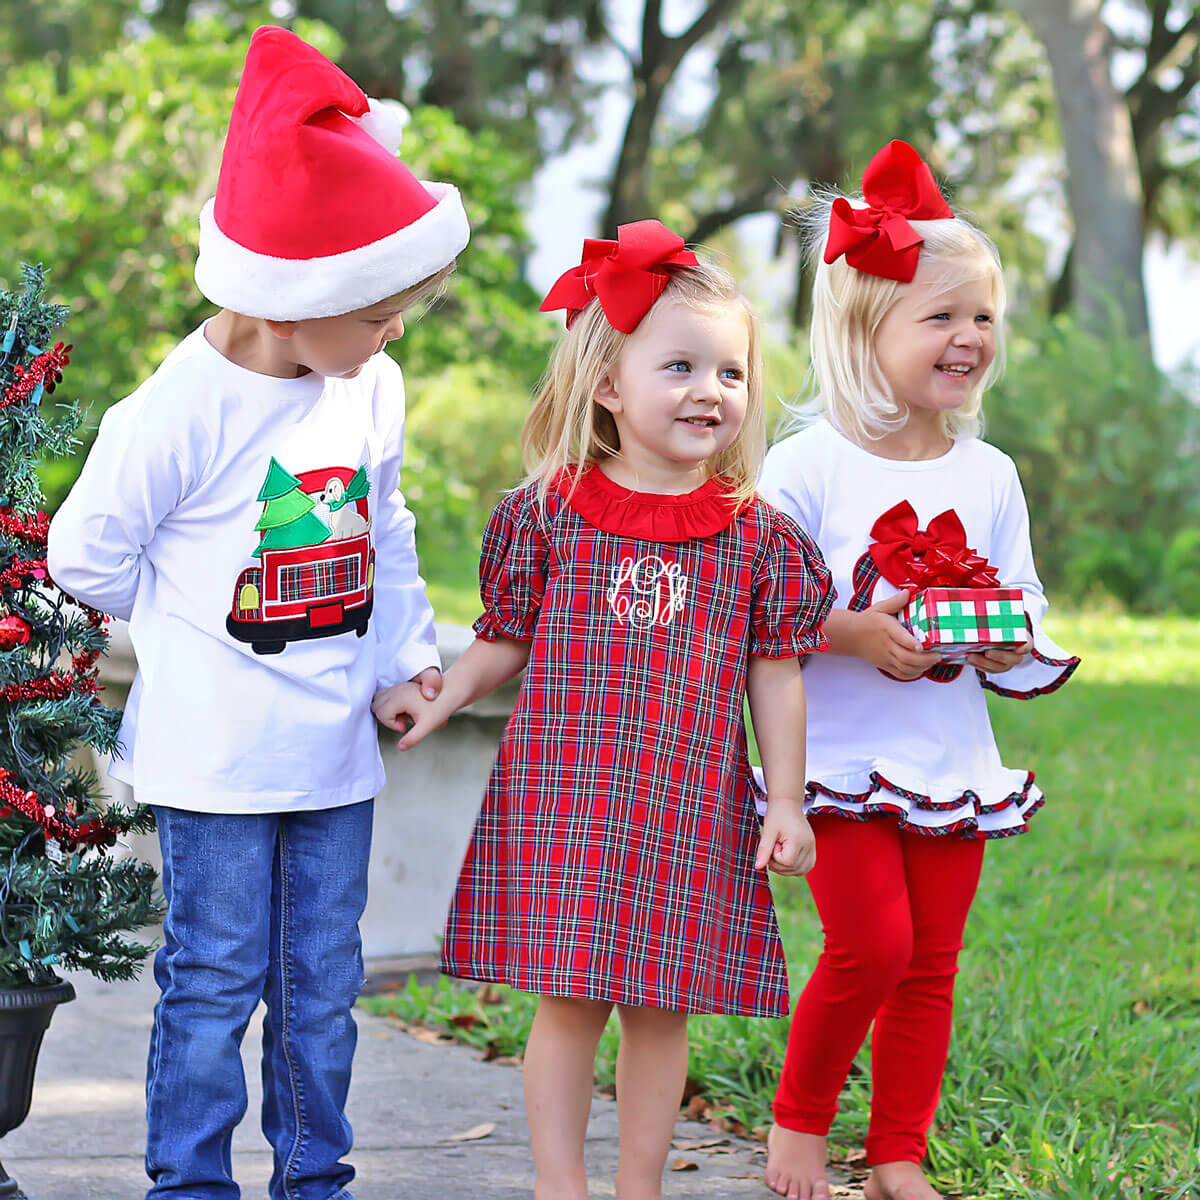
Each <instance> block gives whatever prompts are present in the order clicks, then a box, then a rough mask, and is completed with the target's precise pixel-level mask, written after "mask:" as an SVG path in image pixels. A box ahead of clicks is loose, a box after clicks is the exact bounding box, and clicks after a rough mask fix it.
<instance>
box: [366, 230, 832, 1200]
mask: <svg viewBox="0 0 1200 1200" xmlns="http://www.w3.org/2000/svg"><path fill="white" fill-rule="evenodd" d="M542 307H543V309H545V310H550V309H555V308H566V309H567V310H568V317H567V328H568V333H567V334H566V336H565V338H564V339H563V341H562V342H561V344H560V345H559V347H558V349H557V351H556V353H555V356H554V360H553V363H552V365H551V367H550V370H549V372H548V374H547V376H546V380H545V383H544V385H543V388H542V391H541V394H540V396H539V398H538V400H537V402H536V403H535V405H534V408H533V410H532V412H531V414H530V416H529V419H528V421H527V423H526V428H525V436H524V449H525V453H526V461H527V465H528V467H529V469H530V475H529V478H528V480H527V481H526V483H525V485H524V486H523V487H521V488H519V489H517V490H516V491H514V492H513V493H511V494H510V495H508V496H506V497H505V499H504V500H503V501H502V502H501V503H500V505H499V506H498V507H497V509H496V511H495V513H494V514H493V515H492V518H491V521H490V523H489V525H488V528H487V532H486V534H485V536H484V543H483V554H482V559H481V566H480V575H481V581H482V586H481V592H482V597H483V602H484V614H483V616H482V617H480V618H479V620H478V621H477V622H476V624H475V631H476V634H477V638H476V640H475V642H474V643H473V644H472V645H471V647H470V648H469V649H468V650H467V651H466V653H465V654H464V655H463V656H462V658H460V659H459V660H458V662H456V663H455V664H454V666H453V667H452V668H451V669H450V670H449V671H448V672H447V674H446V678H445V684H444V687H443V690H442V693H441V696H440V697H439V699H438V700H437V701H436V702H428V701H426V700H424V699H423V698H422V696H421V695H420V692H419V690H418V689H416V688H415V687H414V688H410V687H399V688H392V689H388V690H387V691H385V692H381V693H380V694H379V696H378V697H377V699H376V705H375V709H376V713H377V715H378V716H379V718H380V720H381V721H383V722H384V723H385V724H388V725H390V726H391V727H393V728H396V729H399V730H403V729H405V728H406V726H407V724H408V722H409V721H411V722H412V725H411V728H408V731H407V733H405V734H404V737H403V738H402V740H401V742H400V746H401V748H406V747H408V746H411V745H413V744H414V743H416V742H417V741H419V740H420V739H421V738H422V737H424V736H425V734H426V733H428V732H429V731H430V730H431V729H433V728H435V727H437V726H439V725H441V724H442V723H444V722H445V720H446V719H447V717H448V716H449V715H450V714H451V713H453V712H454V711H455V710H456V709H458V708H460V707H462V706H463V705H465V704H469V703H471V702H472V701H473V700H475V699H477V698H479V697H480V696H482V695H484V694H486V693H487V692H488V691H490V690H492V689H493V688H495V687H497V686H499V684H501V683H502V682H504V681H505V680H507V679H509V678H511V677H512V676H513V675H514V674H516V672H517V671H519V670H520V669H521V668H522V667H527V670H526V675H525V679H524V682H523V685H522V688H521V693H520V697H519V699H518V701H517V706H516V709H515V711H514V713H513V715H512V718H511V720H510V721H509V724H508V727H507V729H506V730H505V733H504V737H503V739H502V742H501V745H500V751H499V755H498V758H497V760H496V765H495V768H494V770H493V772H492V777H491V780H490V782H489V785H488V789H487V794H486V796H485V798H484V801H483V807H482V809H481V812H480V814H479V819H478V822H477V824H476V827H475V832H474V836H473V838H472V841H471V844H470V847H469V849H468V851H467V855H466V860H465V862H464V864H463V868H462V874H461V876H460V879H459V884H458V889H457V893H456V895H455V897H454V901H453V904H452V907H451V910H450V914H449V918H448V920H447V925H446V936H445V941H444V944H443V952H442V967H443V970H445V971H446V972H448V973H450V974H453V975H457V976H461V977H465V978H469V979H478V980H495V981H499V982H503V983H507V984H510V985H511V986H513V987H516V988H519V989H521V990H524V991H530V992H535V993H537V994H538V995H539V997H540V999H539V1003H538V1010H537V1016H536V1018H535V1020H534V1023H533V1028H532V1030H531V1032H530V1036H529V1043H528V1047H527V1050H526V1055H525V1093H526V1102H527V1108H528V1114H529V1127H530V1135H531V1140H532V1145H533V1156H534V1164H535V1168H536V1178H537V1182H536V1186H535V1191H534V1195H535V1197H537V1198H539V1200H541V1198H546V1200H548V1198H549V1197H555V1198H559V1200H586V1197H587V1179H586V1174H585V1170H584V1160H583V1144H584V1134H585V1131H586V1128H587V1120H588V1112H589V1108H590V1103H591V1093H592V1079H593V1064H594V1057H595V1052H596V1045H597V1043H598V1041H599V1038H600V1034H601V1032H602V1030H603V1029H604V1026H605V1023H606V1021H607V1019H608V1016H609V1014H610V1012H611V1010H612V1008H613V1006H614V1005H615V1006H616V1008H617V1011H618V1014H619V1016H620V1021H621V1049H620V1055H619V1058H618V1063H617V1103H618V1109H619V1117H620V1125H621V1140H620V1161H619V1165H618V1169H617V1183H616V1186H617V1195H618V1196H619V1197H620V1198H621V1200H654V1198H657V1197H659V1196H660V1195H661V1176H662V1170H663V1166H664V1164H665V1162H666V1156H667V1152H668V1148H669V1145H670V1140H671V1136H672V1133H673V1130H674V1127H675V1120H676V1116H677V1114H678V1110H679V1103H680V1097H681V1094H682V1090H683V1083H684V1077H685V1074H686V1070H687V1027H686V1024H687V1014H688V1013H693V1012H695V1013H740V1014H746V1015H758V1016H781V1015H785V1014H786V1013H787V1010H788V1003H789V1002H788V990H787V973H786V969H785V965H784V958H783V951H782V947H781V945H780V941H779V935H778V931H777V929H776V925H775V918H774V914H773V911H772V907H771V895H770V891H769V889H768V886H767V880H766V875H765V872H764V869H766V870H773V871H777V872H779V873H781V874H785V875H797V874H801V873H803V872H804V871H807V870H808V869H809V867H810V866H811V865H812V861H813V857H812V838H811V834H810V832H809V829H808V824H807V821H806V820H805V818H804V815H803V812H802V803H803V789H804V738H803V734H802V733H800V734H799V735H798V733H797V731H798V730H803V726H804V695H803V688H802V685H801V677H800V659H801V657H802V656H804V655H806V654H808V653H809V652H810V651H812V650H815V649H819V648H820V647H821V646H822V645H823V644H824V638H823V636H822V634H821V632H820V624H821V621H822V619H823V618H824V616H825V613H826V611H827V610H828V607H829V605H830V603H831V599H832V598H831V593H830V587H829V576H828V572H827V571H826V570H825V566H824V564H823V562H822V560H821V557H820V554H819V553H818V552H817V551H816V549H815V547H814V545H813V543H812V542H811V541H810V540H809V539H808V538H807V537H806V536H805V535H804V534H803V533H802V532H801V531H800V529H799V528H798V527H797V526H796V525H795V524H794V523H793V522H792V521H791V520H790V519H789V518H787V517H785V516H783V515H782V514H781V513H779V512H777V511H776V510H775V509H773V508H771V507H770V506H769V505H767V504H765V503H763V501H761V500H760V499H758V498H757V497H756V496H755V494H754V484H755V477H756V475H757V471H758V467H759V463H760V459H761V454H762V451H763V446H764V443H765V427H764V426H765V422H764V416H763V398H762V371H761V364H760V358H759V347H758V328H757V325H756V323H755V319H754V317H753V315H752V313H751V312H750V309H749V307H748V306H747V304H746V302H745V300H744V299H743V298H742V297H741V295H740V294H739V293H738V291H737V289H736V287H735V285H734V284H733V281H732V280H731V279H730V278H729V276H728V275H727V274H726V273H725V272H724V271H721V270H719V269H718V268H715V267H712V266H706V265H702V264H700V263H699V262H698V260H697V259H696V257H695V255H694V254H692V253H691V252H690V251H687V250H685V249H684V245H683V241H682V239H680V238H679V237H677V236H676V235H674V234H672V233H671V232H670V231H668V230H666V229H665V228H663V226H661V225H660V224H659V223H658V222H657V221H640V222H636V223H634V224H632V225H625V226H622V227H621V229H620V231H619V236H618V239H617V241H615V242H608V241H603V242H601V241H589V242H586V243H585V245H584V259H583V262H582V264H581V265H580V266H579V267H576V268H574V269H573V270H571V271H568V272H567V273H566V274H565V275H564V276H563V277H562V278H561V279H560V280H559V281H558V283H557V284H555V286H554V288H553V289H551V292H550V294H549V295H548V296H547V298H546V301H545V302H544V303H543V305H542ZM746 696H748V697H749V700H750V706H751V710H752V714H753V718H754V725H755V730H756V733H757V736H758V743H759V747H760V751H761V754H762V759H763V764H764V767H765V773H766V781H767V794H766V799H765V816H764V818H763V820H762V823H761V826H760V824H759V820H758V818H757V816H756V812H755V804H756V801H757V800H758V799H759V796H758V793H757V790H756V786H755V784H754V783H753V782H752V779H751V774H750V768H749V761H748V757H747V749H746V735H745V729H744V724H743V720H742V704H743V699H744V698H745V697H746Z"/></svg>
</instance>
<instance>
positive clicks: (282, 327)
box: [264, 317, 296, 342]
mask: <svg viewBox="0 0 1200 1200" xmlns="http://www.w3.org/2000/svg"><path fill="white" fill-rule="evenodd" d="M264 319H265V320H266V322H267V328H268V329H269V330H270V331H271V332H272V333H273V334H274V335H275V336H276V337H277V338H279V339H280V340H281V341H284V342H286V341H287V340H288V338H290V337H291V336H292V334H293V333H295V332H296V322H295V321H272V320H271V318H270V317H266V318H264Z"/></svg>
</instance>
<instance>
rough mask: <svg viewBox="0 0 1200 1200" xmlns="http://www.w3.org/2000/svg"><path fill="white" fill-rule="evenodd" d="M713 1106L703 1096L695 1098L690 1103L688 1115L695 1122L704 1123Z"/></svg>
mask: <svg viewBox="0 0 1200 1200" xmlns="http://www.w3.org/2000/svg"><path fill="white" fill-rule="evenodd" d="M711 1108H712V1104H710V1103H709V1101H708V1100H706V1099H705V1098H704V1097H703V1096H693V1097H692V1098H691V1099H690V1100H689V1101H688V1106H687V1115H688V1117H689V1118H690V1119H691V1120H693V1121H702V1120H704V1118H705V1117H706V1116H708V1113H709V1110H710V1109H711Z"/></svg>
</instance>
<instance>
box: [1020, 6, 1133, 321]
mask: <svg viewBox="0 0 1200 1200" xmlns="http://www.w3.org/2000/svg"><path fill="white" fill-rule="evenodd" d="M1013 4H1014V7H1016V8H1017V9H1019V10H1020V11H1021V12H1022V13H1023V14H1024V16H1025V18H1026V19H1027V20H1028V21H1029V23H1030V25H1031V26H1032V27H1033V29H1034V30H1035V32H1036V33H1037V35H1038V37H1039V38H1040V39H1041V41H1042V43H1043V45H1044V46H1045V47H1046V53H1047V56H1048V58H1049V60H1050V69H1051V72H1052V74H1053V77H1054V91H1055V96H1056V98H1057V102H1058V114H1059V122H1060V125H1061V127H1062V138H1063V145H1064V147H1065V149H1066V156H1067V201H1068V203H1069V205H1070V208H1071V216H1072V218H1073V219H1074V225H1075V237H1074V242H1073V248H1072V255H1071V278H1070V284H1071V295H1072V297H1073V299H1074V303H1075V305H1076V307H1077V309H1078V311H1079V312H1080V314H1081V316H1082V317H1083V318H1084V319H1085V320H1086V321H1087V322H1089V323H1090V324H1092V325H1093V326H1094V327H1095V328H1097V329H1103V328H1105V327H1106V325H1107V323H1108V316H1109V312H1110V310H1111V308H1112V306H1113V305H1114V304H1115V306H1116V309H1117V311H1118V312H1120V313H1121V314H1122V316H1123V317H1124V320H1125V324H1126V327H1127V329H1128V331H1129V332H1130V333H1132V334H1133V335H1135V336H1139V337H1141V336H1147V335H1148V332H1149V325H1150V322H1149V317H1148V314H1147V309H1146V291H1145V286H1144V284H1143V282H1142V252H1143V249H1144V241H1145V235H1144V225H1143V216H1142V211H1143V206H1142V187H1141V179H1140V176H1139V172H1138V162H1137V153H1136V150H1135V147H1134V141H1133V128H1132V122H1131V120H1130V114H1129V105H1128V103H1127V102H1126V100H1125V98H1124V96H1122V95H1121V94H1120V93H1119V92H1118V91H1117V89H1116V88H1115V87H1114V86H1113V82H1112V74H1111V41H1112V37H1111V33H1110V31H1109V29H1108V27H1107V26H1106V25H1105V24H1104V22H1103V20H1101V16H1100V12H1101V7H1102V0H1013Z"/></svg>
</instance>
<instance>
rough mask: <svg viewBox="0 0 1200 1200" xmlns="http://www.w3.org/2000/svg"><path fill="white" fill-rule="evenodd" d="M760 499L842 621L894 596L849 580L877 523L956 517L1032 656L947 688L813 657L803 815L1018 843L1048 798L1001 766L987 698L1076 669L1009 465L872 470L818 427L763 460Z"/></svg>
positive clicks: (965, 456)
mask: <svg viewBox="0 0 1200 1200" xmlns="http://www.w3.org/2000/svg"><path fill="white" fill-rule="evenodd" d="M759 490H760V492H761V493H762V495H763V496H764V497H765V498H766V499H767V500H769V501H770V502H771V503H772V504H774V505H776V506H777V507H778V508H781V509H782V510H783V511H784V512H786V513H787V514H788V515H789V516H791V517H793V518H794V519H795V520H796V521H797V522H798V523H799V525H800V526H801V527H802V528H803V529H804V530H805V531H806V532H807V533H808V534H809V535H810V536H811V537H812V538H813V539H814V540H815V541H816V543H817V545H818V546H819V547H820V549H821V553H822V554H823V555H824V556H825V561H826V563H827V564H828V566H829V569H830V570H831V571H832V572H833V579H834V585H835V587H836V588H837V600H836V602H835V606H836V607H839V608H843V609H844V608H850V607H854V608H855V609H856V610H861V609H862V608H865V607H866V606H867V605H869V604H872V603H876V602H878V601H880V600H885V599H887V598H888V597H889V596H893V595H895V594H896V592H897V590H898V589H897V588H895V587H893V586H892V585H891V584H890V583H888V582H887V580H886V579H881V578H878V577H877V575H875V574H873V573H872V572H870V571H869V570H867V571H861V572H856V568H857V567H859V565H860V564H861V563H863V562H864V557H865V556H866V554H867V548H868V546H869V545H870V543H871V540H872V538H871V532H870V531H871V527H872V526H873V525H874V523H875V522H876V521H877V520H878V519H879V517H880V516H882V515H883V514H884V513H885V512H887V511H888V510H889V509H890V508H892V507H893V505H896V504H898V503H899V502H900V501H903V500H907V501H908V502H909V503H910V504H911V505H912V507H913V509H914V510H915V512H916V515H917V520H918V523H919V527H920V528H921V529H927V528H928V526H929V522H930V521H931V520H932V519H933V518H934V517H936V516H938V515H939V514H940V513H943V512H945V511H946V510H947V509H953V510H954V511H955V512H956V513H957V514H958V516H959V518H960V520H961V521H962V524H963V526H964V528H965V530H966V535H967V538H966V540H967V545H968V546H970V547H971V548H972V549H974V550H976V551H977V552H978V553H979V554H981V555H983V556H984V557H986V558H987V559H988V560H989V561H990V562H991V563H992V565H993V566H994V567H995V568H996V571H997V573H998V575H999V578H1000V580H1001V582H1002V584H1003V585H1004V586H1005V587H1018V588H1020V589H1021V592H1022V594H1023V596H1024V603H1025V611H1026V614H1027V615H1028V617H1029V619H1030V624H1031V626H1032V628H1033V642H1034V652H1033V654H1032V655H1031V656H1030V657H1029V658H1028V659H1026V660H1025V662H1024V663H1022V665H1021V666H1019V667H1016V668H1014V669H1013V670H1011V671H1008V672H1005V673H1003V674H999V675H992V676H981V675H980V673H979V672H977V671H975V670H973V669H972V668H970V667H964V668H963V669H962V670H961V671H960V672H959V673H958V675H957V677H956V678H954V679H952V680H949V681H946V682H936V681H934V680H933V679H930V678H924V677H923V678H921V679H917V680H912V681H906V682H902V681H898V680H895V679H891V678H889V677H888V676H886V675H884V674H883V673H882V672H881V671H878V670H877V669H876V668H875V667H874V666H872V665H871V664H870V663H868V662H864V661H863V660H862V659H861V658H855V657H852V656H847V655H836V654H830V653H828V652H826V653H822V654H814V655H813V656H812V657H811V658H810V659H809V660H808V661H807V663H806V664H805V667H804V689H805V693H806V697H807V702H808V766H807V773H808V780H809V800H808V803H807V805H806V807H807V808H808V810H809V811H818V812H820V811H831V810H832V811H837V812H840V813H841V814H843V815H845V816H850V817H854V818H858V819H862V818H865V817H868V816H871V815H873V814H876V813H888V814H892V815H894V816H896V817H898V818H899V820H900V821H901V823H902V825H903V826H904V827H906V828H909V829H915V830H919V831H922V832H926V833H934V834H946V833H958V834H963V835H966V836H983V837H1003V836H1005V835H1009V834H1013V833H1019V832H1021V831H1022V830H1023V829H1024V828H1025V818H1026V816H1028V815H1029V814H1030V813H1031V812H1033V811H1034V810H1035V809H1036V808H1037V807H1038V806H1039V805H1040V804H1041V803H1042V793H1041V791H1040V790H1039V789H1038V788H1037V786H1036V785H1035V784H1034V782H1033V772H1032V771H1028V770H1025V769H1021V768H1010V767H1006V766H1004V764H1003V763H1002V762H1001V760H1000V754H999V751H998V750H997V748H996V742H995V739H994V738H993V736H992V728H991V722H990V720H989V718H988V711H987V704H986V703H985V699H986V698H985V696H984V690H983V689H984V688H989V689H991V690H993V691H996V692H1000V693H1001V694H1003V695H1009V696H1014V697H1018V698H1022V699H1027V698H1031V697H1033V696H1037V695H1040V694H1042V693H1044V692H1049V691H1053V690H1054V689H1055V688H1057V687H1058V686H1060V685H1061V684H1062V683H1063V682H1065V680H1066V679H1067V678H1068V677H1069V676H1070V674H1071V673H1072V671H1074V669H1075V666H1076V665H1077V663H1078V661H1079V660H1078V659H1077V658H1072V657H1070V656H1069V655H1067V653H1066V652H1065V651H1063V650H1062V649H1061V648H1060V647H1058V646H1057V645H1055V643H1054V642H1053V641H1051V640H1050V639H1049V638H1048V637H1047V636H1046V633H1045V631H1044V630H1043V628H1042V617H1043V616H1044V615H1045V612H1046V597H1045V594H1044V592H1043V590H1042V585H1041V582H1040V581H1039V579H1038V576H1037V571H1036V569H1035V568H1034V562H1033V551H1032V549H1031V547H1030V542H1029V514H1028V511H1027V509H1026V507H1025V497H1024V494H1023V493H1022V491H1021V483H1020V480H1019V479H1018V477H1017V470H1016V467H1015V465H1014V464H1013V461H1012V459H1010V458H1009V457H1008V456H1007V455H1006V454H1004V453H1003V452H1002V451H1000V450H997V449H996V448H995V447H994V446H990V445H988V444H987V443H986V442H983V441H980V440H979V439H978V438H960V439H958V440H957V441H955V442H954V444H953V446H952V448H951V449H950V451H949V452H948V453H946V454H945V455H943V456H942V457H940V458H936V459H925V460H919V461H916V462H907V461H896V460H894V459H888V458H880V457H879V456H878V455H874V454H871V453H869V452H868V451H866V450H864V449H862V448H861V447H859V446H857V445H855V444H854V443H853V442H851V441H849V440H848V439H846V438H844V437H843V436H842V435H841V434H840V433H838V432H837V431H836V430H835V429H834V428H833V427H832V426H831V425H830V424H829V423H828V422H827V421H824V420H822V421H818V422H817V423H816V424H814V425H812V426H810V427H809V428H807V429H805V430H803V431H802V432H800V433H797V434H794V435H793V436H791V437H788V438H785V439H784V440H783V441H781V442H779V443H778V444H777V445H775V446H773V447H772V448H771V450H770V452H769V453H768V454H767V459H766V463H765V465H764V467H763V473H762V479H761V481H760V486H759Z"/></svg>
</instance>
